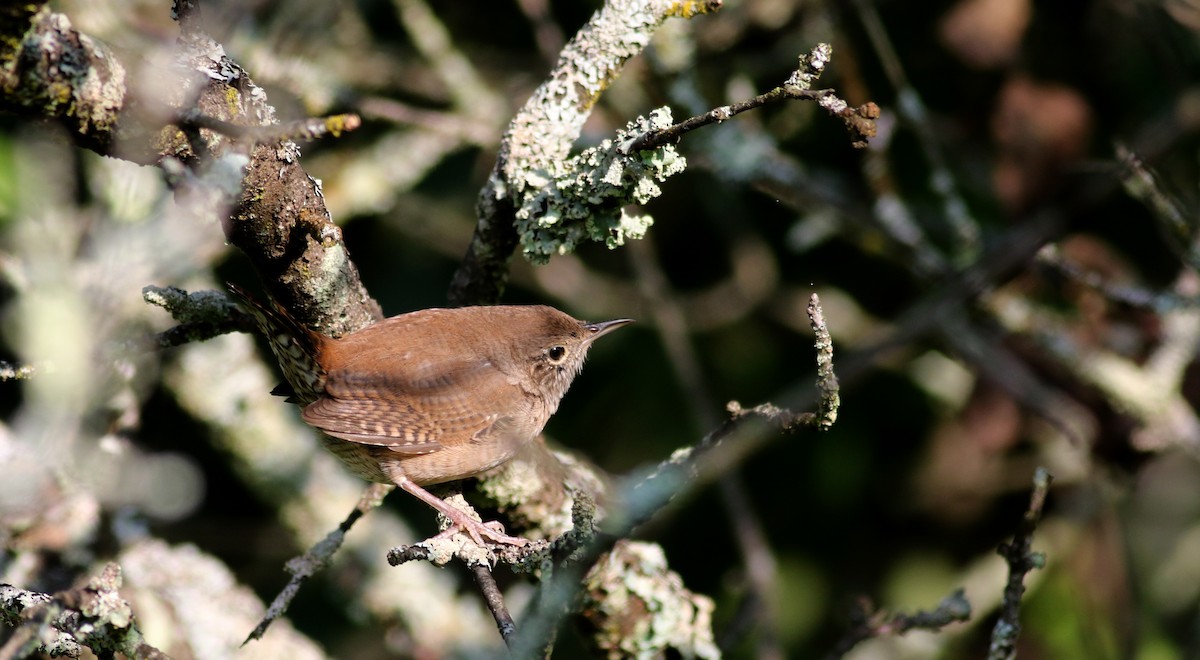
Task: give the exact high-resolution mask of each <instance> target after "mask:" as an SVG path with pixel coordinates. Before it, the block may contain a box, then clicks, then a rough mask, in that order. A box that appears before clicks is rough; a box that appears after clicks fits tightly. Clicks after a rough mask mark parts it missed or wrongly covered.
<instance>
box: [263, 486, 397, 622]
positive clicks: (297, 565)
mask: <svg viewBox="0 0 1200 660" xmlns="http://www.w3.org/2000/svg"><path fill="white" fill-rule="evenodd" d="M393 488H394V486H390V485H385V484H371V485H369V486H367V488H366V489H365V490H364V491H363V494H362V496H361V497H359V498H358V503H357V504H355V506H354V510H352V511H351V512H350V515H348V516H346V519H345V520H343V521H342V524H341V525H338V528H337V529H335V530H333V531H332V532H330V533H329V534H328V535H327V536H326V537H325V538H323V539H321V540H320V541H318V542H317V544H316V545H314V546H313V547H311V548H309V549H308V550H307V551H306V552H305V553H304V554H302V555H300V556H299V557H294V558H292V560H291V561H289V562H288V563H287V566H286V568H287V571H288V572H289V573H291V574H292V577H291V579H290V580H288V583H287V586H285V587H284V588H283V589H282V590H281V591H280V592H279V595H277V596H275V600H273V601H271V606H270V607H269V608H267V613H266V614H265V615H263V618H262V621H259V622H258V625H257V626H255V628H254V630H253V631H251V632H250V635H249V636H248V637H246V641H244V642H242V645H243V646H244V645H245V644H247V643H248V642H250V641H251V640H255V639H262V636H263V634H264V633H266V632H267V628H268V627H269V626H270V625H271V623H272V622H273V621H275V619H278V618H279V617H281V616H283V614H284V612H286V611H287V608H288V606H290V605H291V604H292V599H293V598H295V597H296V594H297V593H299V591H300V587H301V586H302V585H303V584H304V583H305V582H307V581H308V578H310V577H312V576H313V575H316V574H317V572H318V571H320V570H321V569H323V568H325V567H326V566H328V565H329V562H330V561H331V560H332V559H333V555H334V553H335V552H337V551H338V549H339V548H341V547H342V542H343V541H345V540H346V532H349V531H350V528H351V527H353V526H354V523H356V522H358V519H359V518H362V517H363V514H365V513H366V512H368V511H370V510H371V509H374V508H376V507H378V506H379V505H380V504H382V503H383V498H384V497H385V496H386V495H387V494H388V493H390V492H391V491H392V489H393Z"/></svg>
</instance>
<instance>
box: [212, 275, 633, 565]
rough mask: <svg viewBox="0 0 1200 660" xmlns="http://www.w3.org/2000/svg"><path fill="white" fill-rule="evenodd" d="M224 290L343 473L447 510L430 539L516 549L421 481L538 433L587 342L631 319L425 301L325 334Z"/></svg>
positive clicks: (510, 450)
mask: <svg viewBox="0 0 1200 660" xmlns="http://www.w3.org/2000/svg"><path fill="white" fill-rule="evenodd" d="M228 286H229V290H230V291H231V292H232V293H233V294H234V296H235V297H236V298H237V301H238V302H239V303H240V306H241V308H242V309H244V310H245V311H246V312H248V313H249V314H250V315H251V317H252V318H253V319H254V321H255V324H256V326H257V327H258V329H259V330H260V331H261V332H262V333H263V334H264V335H266V337H267V340H268V344H269V345H270V347H271V350H272V352H273V353H274V354H275V356H276V358H277V359H278V361H279V364H280V367H281V369H282V371H283V374H284V378H285V380H286V383H285V384H282V385H280V387H277V388H276V389H275V390H274V391H273V392H272V393H273V394H278V395H282V396H286V397H287V398H288V401H290V402H293V403H297V404H298V405H300V406H301V413H300V414H301V417H302V419H303V420H304V421H305V422H306V423H307V424H309V425H310V426H312V427H314V428H316V429H318V430H319V431H321V432H322V442H323V444H324V445H325V447H326V448H327V449H329V450H330V451H331V452H332V453H333V454H334V455H335V456H337V457H338V458H339V459H341V460H342V462H343V463H345V464H346V465H347V466H348V467H349V468H350V469H351V471H353V472H354V473H355V474H357V475H358V476H360V477H362V478H363V479H366V480H368V481H372V482H378V483H384V484H394V485H396V486H398V487H399V488H401V489H402V490H404V491H405V492H407V493H409V494H410V495H412V496H414V497H416V498H417V499H419V500H421V501H422V502H425V503H426V504H428V505H429V506H431V507H433V508H434V509H435V510H437V511H438V512H439V513H441V514H442V515H444V516H445V517H446V518H447V519H448V520H449V521H450V526H449V527H448V528H447V529H446V530H444V531H443V532H442V533H441V534H439V535H438V536H450V535H452V534H455V533H457V532H459V531H462V532H465V533H466V534H467V535H468V536H470V538H471V539H472V540H474V541H475V542H476V543H478V544H480V545H484V544H485V543H484V539H488V540H490V541H492V542H494V543H497V544H507V545H516V546H522V545H525V544H527V543H528V541H527V540H526V539H523V538H521V537H518V536H510V535H508V534H506V533H504V530H503V527H502V526H500V524H499V523H498V522H490V523H482V522H480V521H478V520H476V519H474V518H472V517H470V516H468V515H467V514H466V513H465V512H463V511H462V510H460V509H458V508H456V507H454V506H451V505H450V504H448V503H446V502H445V501H444V500H442V499H441V498H439V497H437V496H435V495H433V494H432V493H430V492H429V491H428V490H426V489H425V486H430V485H434V484H440V483H445V482H449V481H456V480H460V479H466V478H469V477H473V476H476V475H479V474H481V473H483V472H486V471H488V470H490V469H492V468H494V467H497V466H499V465H501V464H503V463H504V462H506V461H508V460H509V459H511V458H512V457H513V456H514V455H515V454H516V453H517V452H518V451H519V450H520V449H521V448H522V447H524V446H525V445H527V444H529V443H530V442H532V441H533V440H534V439H535V438H537V437H538V435H539V434H541V432H542V429H543V428H544V427H545V425H546V422H547V421H548V420H549V419H550V416H551V415H553V414H554V412H555V411H556V410H557V409H558V405H559V402H560V401H561V400H562V398H563V395H564V394H566V392H567V389H568V388H569V387H570V385H571V382H572V381H573V380H574V379H575V377H576V376H577V375H578V374H579V371H580V369H582V367H583V363H584V359H585V358H586V356H587V352H588V349H589V348H590V347H591V345H592V343H593V342H594V341H595V340H596V339H599V338H600V337H603V336H605V335H607V334H609V333H610V332H612V331H613V330H616V329H617V328H620V327H622V326H624V325H626V324H628V323H631V322H632V320H631V319H624V318H622V319H614V320H611V321H603V322H599V323H590V322H587V321H580V320H577V319H575V318H573V317H572V316H570V315H568V314H566V313H565V312H562V311H559V310H557V309H555V308H553V307H548V306H545V305H488V306H471V307H454V308H433V309H423V310H419V311H414V312H408V313H405V314H400V315H398V316H393V317H390V318H387V319H384V320H382V321H379V322H377V323H374V324H372V325H370V326H367V327H366V328H363V329H361V330H358V331H357V332H352V333H350V334H347V335H345V336H342V337H339V338H334V337H329V336H327V335H324V334H321V333H319V332H315V331H313V330H310V329H308V328H306V327H304V326H303V325H302V324H300V323H299V322H297V321H296V320H295V319H294V318H293V317H292V316H291V315H290V314H288V312H287V311H286V310H285V309H284V308H283V307H281V306H279V305H278V304H277V303H275V302H274V300H272V301H271V305H264V304H262V303H260V302H259V301H257V300H256V299H255V298H254V297H253V296H251V295H250V294H248V293H246V292H245V291H244V290H242V289H241V288H239V287H238V286H236V285H234V284H229V285H228Z"/></svg>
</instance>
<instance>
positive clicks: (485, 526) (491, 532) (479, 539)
mask: <svg viewBox="0 0 1200 660" xmlns="http://www.w3.org/2000/svg"><path fill="white" fill-rule="evenodd" d="M391 472H392V474H390V475H389V476H391V478H392V480H393V481H395V482H396V485H397V486H399V487H401V488H403V489H404V491H405V492H407V493H409V494H410V495H412V496H413V497H415V498H417V499H419V500H421V501H422V502H424V503H426V504H428V505H429V506H431V507H433V508H434V509H437V511H438V513H440V514H442V515H443V516H446V517H447V518H449V519H450V527H447V528H446V530H445V531H443V532H442V533H441V534H438V535H437V537H435V538H445V537H447V536H451V535H453V534H454V533H456V532H458V531H463V532H466V533H467V534H468V535H469V536H470V537H471V539H472V540H474V541H475V542H476V543H478V544H479V545H481V546H482V545H485V544H484V542H483V539H484V538H487V539H489V540H491V541H492V542H494V543H503V544H505V545H515V546H518V547H520V546H523V545H526V544H528V543H529V539H523V538H521V537H519V536H509V535H508V534H505V533H504V527H503V526H501V525H500V523H498V522H491V523H482V522H479V521H478V520H475V519H474V518H472V517H470V516H468V515H467V513H466V512H465V511H463V510H462V509H458V508H456V507H454V506H451V505H450V504H448V503H447V502H446V501H445V500H443V499H441V498H440V497H437V496H435V495H434V494H433V493H430V492H429V491H427V490H425V489H424V488H421V487H420V486H418V485H417V484H415V483H413V482H412V480H411V479H409V478H408V477H406V476H404V475H401V474H397V473H396V472H397V471H395V470H392V471H391ZM493 525H494V526H493Z"/></svg>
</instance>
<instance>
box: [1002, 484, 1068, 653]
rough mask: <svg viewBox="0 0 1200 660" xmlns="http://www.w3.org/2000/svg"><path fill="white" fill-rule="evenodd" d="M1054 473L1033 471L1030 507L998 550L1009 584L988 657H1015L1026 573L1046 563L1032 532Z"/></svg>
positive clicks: (1005, 589)
mask: <svg viewBox="0 0 1200 660" xmlns="http://www.w3.org/2000/svg"><path fill="white" fill-rule="evenodd" d="M1053 480H1054V477H1053V476H1051V474H1050V473H1049V472H1048V471H1047V470H1046V468H1042V467H1039V468H1038V469H1037V470H1036V471H1035V472H1034V474H1033V493H1032V494H1031V495H1030V498H1029V509H1028V510H1026V511H1025V516H1024V517H1023V518H1022V519H1021V524H1020V526H1018V527H1017V533H1016V534H1015V535H1013V540H1012V541H1010V542H1008V543H1004V544H1001V545H1000V548H999V553H1000V556H1001V557H1004V561H1005V562H1007V563H1008V584H1007V585H1005V587H1004V600H1003V601H1002V603H1001V605H1000V618H999V619H997V621H996V625H995V626H994V627H993V628H992V643H991V646H990V647H989V648H988V655H987V657H988V660H1014V659H1015V658H1016V657H1017V638H1018V637H1019V636H1020V634H1021V597H1022V596H1023V595H1025V575H1026V574H1027V573H1029V572H1030V571H1032V570H1033V569H1035V568H1042V567H1043V566H1045V564H1046V556H1045V555H1043V554H1042V553H1040V552H1033V551H1032V550H1031V549H1030V548H1031V546H1032V544H1033V532H1034V530H1036V529H1037V525H1038V522H1039V521H1041V519H1042V508H1043V507H1044V506H1045V504H1046V494H1047V493H1049V491H1050V483H1051V482H1052V481H1053Z"/></svg>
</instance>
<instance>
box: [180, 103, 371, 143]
mask: <svg viewBox="0 0 1200 660" xmlns="http://www.w3.org/2000/svg"><path fill="white" fill-rule="evenodd" d="M178 123H179V125H180V126H181V127H195V128H207V129H208V130H210V131H216V132H218V133H220V134H222V135H225V136H226V137H231V138H237V139H240V140H250V141H251V142H254V143H257V144H264V143H273V142H281V141H283V140H308V141H312V140H319V139H321V138H323V137H326V136H333V137H341V135H342V133H346V132H349V131H353V130H355V129H356V128H358V127H359V126H362V119H361V118H359V116H358V115H355V114H341V115H330V116H328V117H311V118H307V119H297V120H296V121H289V122H286V123H283V124H268V125H266V126H246V125H244V124H235V123H232V122H228V121H225V120H222V119H218V118H216V117H210V116H208V115H205V114H202V113H200V112H199V111H198V110H196V109H189V110H187V111H185V112H184V113H183V115H182V116H181V117H180V118H179V119H178Z"/></svg>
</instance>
